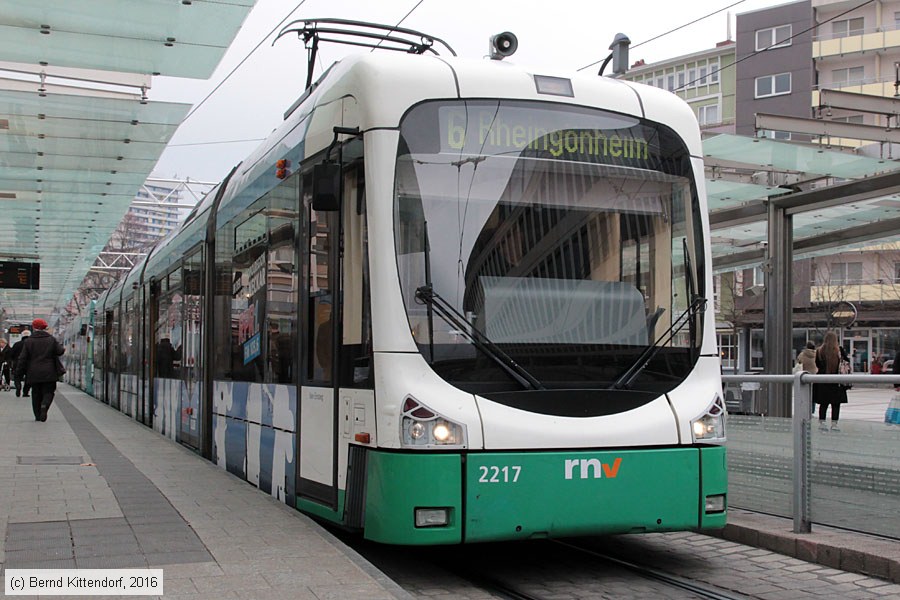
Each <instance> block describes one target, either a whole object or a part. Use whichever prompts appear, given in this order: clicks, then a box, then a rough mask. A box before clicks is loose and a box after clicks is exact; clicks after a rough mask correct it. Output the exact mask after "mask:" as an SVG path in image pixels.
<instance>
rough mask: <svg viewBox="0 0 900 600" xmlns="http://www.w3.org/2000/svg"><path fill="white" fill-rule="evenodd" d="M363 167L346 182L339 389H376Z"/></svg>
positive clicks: (345, 180) (351, 173)
mask: <svg viewBox="0 0 900 600" xmlns="http://www.w3.org/2000/svg"><path fill="white" fill-rule="evenodd" d="M362 173H363V170H362V166H359V167H358V168H357V169H356V170H352V171H350V172H348V173H347V174H346V177H345V179H344V191H345V193H344V207H343V211H344V244H343V249H344V261H343V270H342V282H341V290H342V293H341V297H342V298H343V303H344V304H343V312H342V323H343V329H342V343H341V352H340V361H341V362H340V382H339V385H340V387H354V388H363V389H373V388H374V373H373V372H372V320H371V310H370V305H369V289H370V287H369V261H368V256H369V251H368V244H369V239H368V229H367V227H366V212H365V206H366V203H365V187H364V179H363V177H362Z"/></svg>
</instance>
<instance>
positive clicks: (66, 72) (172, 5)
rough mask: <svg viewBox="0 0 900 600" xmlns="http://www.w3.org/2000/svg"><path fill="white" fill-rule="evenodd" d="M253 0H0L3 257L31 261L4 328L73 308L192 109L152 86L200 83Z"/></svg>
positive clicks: (4, 298)
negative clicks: (185, 80) (32, 271)
mask: <svg viewBox="0 0 900 600" xmlns="http://www.w3.org/2000/svg"><path fill="white" fill-rule="evenodd" d="M254 3H255V0H229V1H228V2H221V1H219V0H182V1H181V2H178V1H174V0H78V1H77V2H72V1H71V0H40V1H35V2H22V1H21V0H0V262H5V261H15V262H29V263H39V264H40V288H39V289H37V290H25V289H8V288H4V289H0V309H2V310H3V311H5V320H6V321H7V322H11V323H16V322H28V321H30V320H31V319H32V318H33V317H37V316H40V317H43V318H48V319H51V321H52V320H53V319H55V315H57V314H58V313H59V311H60V310H61V309H62V308H63V307H64V306H65V305H66V304H67V303H68V301H69V300H70V298H71V297H72V295H73V293H74V291H75V290H76V289H77V288H78V286H79V285H80V284H81V282H82V280H83V279H84V277H85V275H86V274H87V272H88V271H89V270H90V268H91V265H93V263H94V261H95V260H96V258H97V256H98V255H99V254H100V252H101V250H102V249H103V248H104V246H105V245H106V244H107V242H108V241H109V239H110V236H111V235H112V233H113V231H114V230H115V228H116V226H117V225H118V223H119V222H120V221H121V220H122V218H123V217H124V215H125V213H126V212H127V211H128V207H129V205H130V204H131V202H132V200H133V199H134V197H135V194H136V193H137V191H138V190H139V188H140V186H141V185H142V184H143V183H144V182H145V180H146V179H147V177H148V175H149V174H150V172H151V171H152V170H153V167H154V166H155V165H156V162H157V160H158V159H159V157H160V155H161V154H162V152H163V150H164V149H165V147H166V145H167V144H168V142H169V140H170V139H171V137H172V135H173V134H174V133H175V130H176V129H177V128H178V126H179V124H180V123H181V121H182V120H183V119H184V118H185V116H186V115H187V114H188V110H189V109H190V105H189V104H182V103H170V102H156V101H153V100H151V99H150V96H151V95H152V94H151V86H152V77H153V76H155V75H164V76H174V77H189V78H204V79H205V78H209V77H210V76H211V75H212V73H213V71H214V70H215V68H216V66H217V65H218V63H219V61H220V60H221V58H222V56H223V55H224V53H225V51H226V50H227V49H228V47H229V45H230V44H231V42H232V41H233V39H234V37H235V36H236V35H237V32H238V30H239V29H240V27H241V24H242V23H243V21H244V19H245V18H246V16H247V14H248V13H249V12H250V10H251V8H252V7H253V5H254ZM0 320H3V319H0Z"/></svg>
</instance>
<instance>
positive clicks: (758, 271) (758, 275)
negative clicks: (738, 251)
mask: <svg viewBox="0 0 900 600" xmlns="http://www.w3.org/2000/svg"><path fill="white" fill-rule="evenodd" d="M753 285H757V286H760V287H763V286H765V285H766V273H765V271H763V269H762V267H754V268H753Z"/></svg>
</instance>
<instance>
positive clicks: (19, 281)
mask: <svg viewBox="0 0 900 600" xmlns="http://www.w3.org/2000/svg"><path fill="white" fill-rule="evenodd" d="M0 288H3V289H13V290H38V289H40V288H41V263H26V262H10V261H0Z"/></svg>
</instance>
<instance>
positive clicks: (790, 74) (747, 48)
mask: <svg viewBox="0 0 900 600" xmlns="http://www.w3.org/2000/svg"><path fill="white" fill-rule="evenodd" d="M812 23H813V9H812V5H811V4H810V1H809V0H801V1H800V2H791V3H789V4H782V5H780V6H774V7H771V8H765V9H760V10H755V11H751V12H746V13H740V14H738V15H737V17H736V19H735V31H736V41H737V45H736V56H737V62H736V64H735V67H734V70H735V73H734V77H735V93H736V104H737V107H738V111H737V119H736V124H735V133H737V134H738V135H748V136H755V135H765V136H767V137H771V138H775V139H781V140H790V139H794V140H797V139H798V138H797V136H796V135H792V134H791V133H790V132H783V131H766V132H757V131H756V121H755V118H756V113H768V114H776V115H784V116H791V117H810V116H811V109H810V97H811V93H812V90H813V85H814V83H815V72H814V70H813V61H812V60H811V56H812V43H813V33H812ZM808 139H809V138H808V137H807V138H806V140H808Z"/></svg>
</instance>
